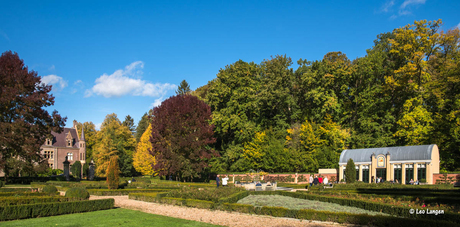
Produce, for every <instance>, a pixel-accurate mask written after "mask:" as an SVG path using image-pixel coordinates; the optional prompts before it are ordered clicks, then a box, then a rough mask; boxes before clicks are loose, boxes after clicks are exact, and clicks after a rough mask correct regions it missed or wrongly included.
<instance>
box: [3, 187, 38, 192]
mask: <svg viewBox="0 0 460 227" xmlns="http://www.w3.org/2000/svg"><path fill="white" fill-rule="evenodd" d="M33 190H38V188H0V193H1V192H32V191H33Z"/></svg>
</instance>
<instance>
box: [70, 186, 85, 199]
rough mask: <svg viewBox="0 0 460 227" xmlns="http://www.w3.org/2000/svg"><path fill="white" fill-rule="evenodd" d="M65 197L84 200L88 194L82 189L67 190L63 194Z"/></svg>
mask: <svg viewBox="0 0 460 227" xmlns="http://www.w3.org/2000/svg"><path fill="white" fill-rule="evenodd" d="M65 197H68V198H76V199H81V200H84V199H88V198H89V193H88V191H86V189H84V188H69V190H67V191H66V192H65Z"/></svg>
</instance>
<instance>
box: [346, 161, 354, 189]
mask: <svg viewBox="0 0 460 227" xmlns="http://www.w3.org/2000/svg"><path fill="white" fill-rule="evenodd" d="M345 181H346V182H347V184H352V183H355V181H356V167H355V162H354V161H353V159H351V158H350V159H348V161H347V167H346V169H345Z"/></svg>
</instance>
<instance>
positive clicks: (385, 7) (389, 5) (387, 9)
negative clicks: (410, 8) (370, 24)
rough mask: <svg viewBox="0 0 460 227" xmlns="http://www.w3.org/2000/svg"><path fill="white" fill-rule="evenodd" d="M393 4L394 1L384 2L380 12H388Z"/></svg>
mask: <svg viewBox="0 0 460 227" xmlns="http://www.w3.org/2000/svg"><path fill="white" fill-rule="evenodd" d="M394 4H395V1H394V0H390V1H386V2H385V4H383V6H382V8H381V10H380V11H381V12H385V13H386V12H388V11H389V10H390V9H391V7H392V6H393V5H394Z"/></svg>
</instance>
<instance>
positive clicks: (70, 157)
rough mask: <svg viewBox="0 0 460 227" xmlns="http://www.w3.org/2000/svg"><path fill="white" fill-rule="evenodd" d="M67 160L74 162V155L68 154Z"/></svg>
mask: <svg viewBox="0 0 460 227" xmlns="http://www.w3.org/2000/svg"><path fill="white" fill-rule="evenodd" d="M67 160H73V153H71V152H69V153H67Z"/></svg>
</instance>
